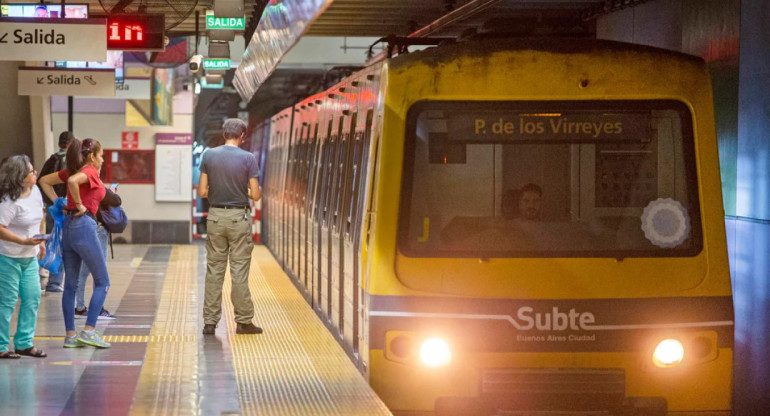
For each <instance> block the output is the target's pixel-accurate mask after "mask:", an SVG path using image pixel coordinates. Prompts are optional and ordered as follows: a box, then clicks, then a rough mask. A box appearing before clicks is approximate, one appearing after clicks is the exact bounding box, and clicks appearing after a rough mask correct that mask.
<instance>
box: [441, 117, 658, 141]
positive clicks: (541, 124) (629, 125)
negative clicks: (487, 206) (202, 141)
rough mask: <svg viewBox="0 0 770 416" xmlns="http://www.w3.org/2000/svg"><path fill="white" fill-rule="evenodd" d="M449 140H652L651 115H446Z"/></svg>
mask: <svg viewBox="0 0 770 416" xmlns="http://www.w3.org/2000/svg"><path fill="white" fill-rule="evenodd" d="M447 117H448V120H447V127H448V134H449V136H448V138H449V139H450V140H454V141H462V142H468V143H473V142H506V141H541V140H542V141H549V142H554V141H557V142H586V141H587V142H591V141H640V140H646V139H649V137H650V122H651V120H650V115H649V113H636V114H634V113H615V114H613V113H606V112H598V111H597V112H591V111H577V112H574V111H572V112H569V113H561V112H552V113H522V112H517V111H510V112H509V111H488V112H477V113H475V112H472V113H459V112H457V113H455V112H452V113H448V114H447Z"/></svg>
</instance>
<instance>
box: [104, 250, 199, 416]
mask: <svg viewBox="0 0 770 416" xmlns="http://www.w3.org/2000/svg"><path fill="white" fill-rule="evenodd" d="M196 267H197V249H196V247H195V246H174V248H173V250H172V252H171V257H170V258H169V261H168V269H167V273H166V277H165V282H164V284H163V293H162V295H161V298H160V303H159V305H158V309H157V314H156V317H155V322H154V323H153V326H152V332H151V333H150V336H149V337H144V338H147V343H148V344H147V353H146V355H145V359H144V366H143V367H142V372H141V374H140V376H139V384H138V385H137V388H136V393H135V395H134V401H133V405H132V408H131V414H132V415H142V416H144V415H189V414H198V413H199V412H197V409H198V403H197V398H198V392H197V389H198V385H197V382H196V375H197V373H198V345H197V340H196V336H195V335H196V333H197V328H198V317H199V315H200V313H199V312H200V311H199V310H198V300H197V297H198V287H197V272H196ZM108 338H109V337H108ZM112 338H119V337H117V336H114V337H112ZM125 338H131V337H125Z"/></svg>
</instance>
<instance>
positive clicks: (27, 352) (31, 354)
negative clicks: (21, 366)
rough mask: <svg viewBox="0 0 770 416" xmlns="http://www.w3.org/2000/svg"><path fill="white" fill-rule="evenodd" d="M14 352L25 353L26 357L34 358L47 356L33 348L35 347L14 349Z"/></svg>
mask: <svg viewBox="0 0 770 416" xmlns="http://www.w3.org/2000/svg"><path fill="white" fill-rule="evenodd" d="M16 354H18V355H20V356H21V355H26V356H28V357H35V358H45V357H48V354H46V353H44V352H43V351H41V350H39V349H37V348H35V347H29V348H27V349H24V350H16Z"/></svg>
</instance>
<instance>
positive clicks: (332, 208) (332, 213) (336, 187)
mask: <svg viewBox="0 0 770 416" xmlns="http://www.w3.org/2000/svg"><path fill="white" fill-rule="evenodd" d="M344 120H345V116H340V117H339V121H338V124H337V142H336V143H335V146H334V156H333V159H332V161H333V162H332V176H331V178H332V179H331V189H330V191H331V193H330V197H329V201H328V202H329V205H328V207H329V221H331V224H330V228H332V229H334V230H336V229H337V218H338V215H337V214H338V212H339V207H338V200H339V194H340V185H341V184H340V180H341V179H340V178H341V175H342V173H343V172H342V166H341V165H342V157H343V156H342V155H343V154H344V152H345V150H344V149H345V143H347V137H346V136H347V133H345V132H344V131H345V123H344Z"/></svg>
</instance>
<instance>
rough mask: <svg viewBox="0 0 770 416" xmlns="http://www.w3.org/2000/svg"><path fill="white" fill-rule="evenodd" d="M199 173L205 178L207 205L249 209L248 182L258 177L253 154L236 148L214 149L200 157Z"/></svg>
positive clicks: (220, 147)
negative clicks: (206, 181)
mask: <svg viewBox="0 0 770 416" xmlns="http://www.w3.org/2000/svg"><path fill="white" fill-rule="evenodd" d="M200 169H201V173H202V174H203V173H205V174H207V175H208V179H209V204H211V205H228V206H247V205H249V197H248V194H247V190H248V187H249V179H251V178H257V177H258V176H259V168H258V167H257V158H256V157H254V155H253V154H251V153H249V152H247V151H245V150H243V149H241V148H239V147H235V146H227V145H224V146H219V147H215V148H212V149H208V150H206V152H204V153H203V159H202V160H201V167H200Z"/></svg>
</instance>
